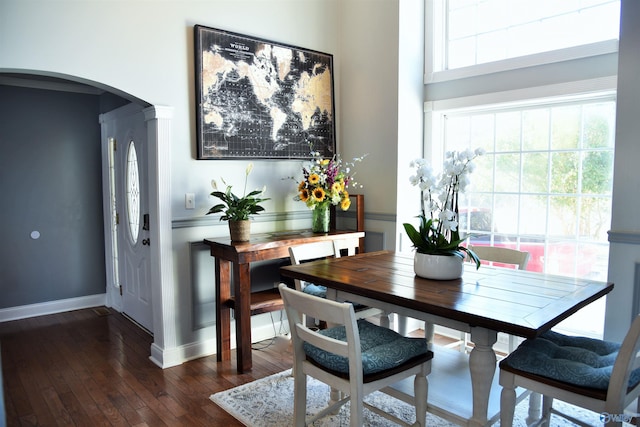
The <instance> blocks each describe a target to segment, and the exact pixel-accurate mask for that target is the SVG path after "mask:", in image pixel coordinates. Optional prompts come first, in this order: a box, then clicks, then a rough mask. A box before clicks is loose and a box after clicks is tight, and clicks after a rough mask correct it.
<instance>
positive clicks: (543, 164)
mask: <svg viewBox="0 0 640 427" xmlns="http://www.w3.org/2000/svg"><path fill="white" fill-rule="evenodd" d="M548 188H549V154H548V153H524V154H523V155H522V192H523V193H548V191H549V190H548Z"/></svg>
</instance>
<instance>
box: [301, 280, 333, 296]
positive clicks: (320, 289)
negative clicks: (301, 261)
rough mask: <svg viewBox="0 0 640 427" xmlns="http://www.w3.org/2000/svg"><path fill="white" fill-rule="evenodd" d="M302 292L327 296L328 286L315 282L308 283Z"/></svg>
mask: <svg viewBox="0 0 640 427" xmlns="http://www.w3.org/2000/svg"><path fill="white" fill-rule="evenodd" d="M302 292H304V293H305V294H309V295H313V296H314V297H320V298H326V297H327V287H326V286H321V285H315V284H313V283H307V285H306V286H305V287H304V289H302Z"/></svg>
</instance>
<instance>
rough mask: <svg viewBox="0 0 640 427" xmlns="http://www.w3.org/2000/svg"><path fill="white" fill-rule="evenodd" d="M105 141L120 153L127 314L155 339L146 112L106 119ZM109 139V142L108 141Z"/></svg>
mask: <svg viewBox="0 0 640 427" xmlns="http://www.w3.org/2000/svg"><path fill="white" fill-rule="evenodd" d="M104 117H105V118H106V119H104V120H103V141H105V140H106V141H109V142H110V144H109V145H110V146H112V149H113V150H114V151H113V153H111V154H112V156H111V159H112V160H111V161H112V162H113V165H112V167H113V169H112V179H111V184H110V185H111V186H112V191H113V193H112V194H113V196H112V197H111V198H110V199H111V203H112V205H113V206H112V209H111V212H112V215H115V218H114V220H113V221H112V223H113V224H114V225H113V230H112V234H111V236H112V238H113V240H114V242H113V245H114V249H113V255H114V256H113V258H114V259H113V262H114V271H115V276H116V282H117V283H115V286H119V293H120V295H121V301H118V302H116V304H115V305H116V306H120V308H121V310H122V312H123V313H125V314H126V315H127V316H129V317H130V318H131V319H133V320H134V321H135V322H137V323H139V324H140V325H141V326H143V327H144V328H146V329H147V330H149V331H150V332H152V333H153V306H152V300H151V266H150V250H149V247H150V245H152V244H153V242H151V241H150V238H149V207H148V206H149V195H148V178H147V177H148V174H147V164H148V162H147V157H148V153H147V131H146V124H145V120H144V114H143V112H142V108H135V107H132V106H126V107H123V108H121V109H118V110H115V111H114V112H111V113H107V114H106V115H104ZM105 136H106V138H105Z"/></svg>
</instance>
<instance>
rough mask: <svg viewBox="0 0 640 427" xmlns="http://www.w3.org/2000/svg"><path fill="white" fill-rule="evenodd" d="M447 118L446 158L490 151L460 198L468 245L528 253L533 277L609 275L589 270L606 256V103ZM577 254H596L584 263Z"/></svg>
mask: <svg viewBox="0 0 640 427" xmlns="http://www.w3.org/2000/svg"><path fill="white" fill-rule="evenodd" d="M446 118H447V120H446V121H445V122H444V128H445V129H444V135H445V141H444V147H445V150H451V149H456V150H460V149H466V148H471V149H475V148H476V147H478V146H482V147H483V148H485V150H486V151H487V152H486V154H485V155H483V156H481V157H479V158H477V159H476V160H475V164H476V168H475V170H474V172H473V174H472V175H471V185H470V186H469V187H468V189H467V192H466V193H465V195H464V197H463V198H461V204H460V206H461V209H460V213H461V217H460V230H461V231H462V232H463V233H465V232H468V233H471V236H472V237H471V243H473V242H474V241H476V242H478V244H480V243H483V244H494V245H499V246H507V245H518V246H519V248H520V249H521V250H527V251H529V252H531V253H532V261H531V262H530V264H529V266H528V268H527V269H528V270H531V271H540V272H550V273H551V272H553V273H558V274H570V275H573V274H582V273H585V274H587V275H588V277H592V276H593V277H595V276H596V275H599V274H601V271H600V270H602V271H605V272H606V267H605V268H604V269H601V268H600V267H595V266H590V265H589V263H590V262H593V259H592V258H593V257H597V258H598V260H599V262H600V258H602V257H604V258H605V259H606V255H603V254H602V252H603V251H604V252H606V251H607V250H608V241H607V238H608V236H607V231H608V229H609V227H610V224H611V194H612V179H613V158H614V151H613V143H612V142H611V141H612V140H613V134H614V131H613V129H614V128H615V123H614V121H615V99H614V98H613V96H610V97H609V98H606V99H603V98H602V97H600V96H595V97H594V99H593V100H583V101H580V102H576V101H575V100H567V101H566V102H564V103H562V102H559V100H555V101H554V103H552V104H551V103H550V104H541V105H531V104H529V105H523V106H521V107H512V108H511V109H510V110H504V109H502V110H496V111H495V112H487V106H484V107H482V108H481V110H480V111H478V112H477V113H475V114H474V112H473V111H471V112H470V111H469V110H466V111H465V112H460V113H455V112H449V113H448V114H447V116H446ZM468 130H470V132H469V131H468ZM451 135H455V137H456V139H449V137H450V136H451ZM461 141H466V142H465V143H466V144H468V145H467V146H464V144H461ZM493 141H495V144H494V143H493ZM520 141H522V143H520ZM453 147H455V148H453ZM583 248H584V250H589V251H592V252H595V253H596V255H597V256H596V255H593V256H591V255H588V254H585V256H582V254H581V252H580V251H582V250H583ZM594 248H595V249H597V250H595V249H594ZM534 255H535V256H534ZM587 255H588V256H587ZM562 256H566V258H565V260H564V263H565V264H567V265H562V262H561V259H562ZM534 258H535V262H534V261H533V259H534ZM547 261H548V262H549V265H548V266H547V264H546V262H547ZM583 277H586V276H583Z"/></svg>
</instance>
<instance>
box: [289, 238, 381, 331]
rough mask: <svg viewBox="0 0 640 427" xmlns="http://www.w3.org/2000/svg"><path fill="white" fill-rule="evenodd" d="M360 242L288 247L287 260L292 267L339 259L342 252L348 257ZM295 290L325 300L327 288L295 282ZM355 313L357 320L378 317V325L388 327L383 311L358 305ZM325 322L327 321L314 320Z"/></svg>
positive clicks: (341, 240) (349, 240)
mask: <svg viewBox="0 0 640 427" xmlns="http://www.w3.org/2000/svg"><path fill="white" fill-rule="evenodd" d="M359 245H360V241H359V239H358V238H353V239H338V240H334V241H322V242H313V243H305V244H303V245H297V246H291V247H289V258H290V260H291V264H292V265H297V264H300V263H302V262H308V261H313V260H317V259H322V258H327V257H335V258H340V257H341V256H342V252H346V254H347V255H348V256H351V255H355V253H356V249H357V248H358V247H359ZM295 288H296V289H297V290H299V291H302V292H305V293H308V294H311V295H315V296H318V297H321V298H326V296H327V288H326V287H325V286H322V285H316V284H314V283H309V282H305V281H303V280H298V279H296V280H295ZM354 309H355V311H356V317H357V318H358V319H365V318H368V317H375V316H379V317H380V325H381V326H384V327H387V328H388V327H389V323H390V322H389V316H388V314H387V313H385V312H384V311H383V310H381V309H378V308H374V307H366V306H363V305H360V304H356V305H355V306H354ZM316 320H317V321H320V320H327V319H316Z"/></svg>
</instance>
